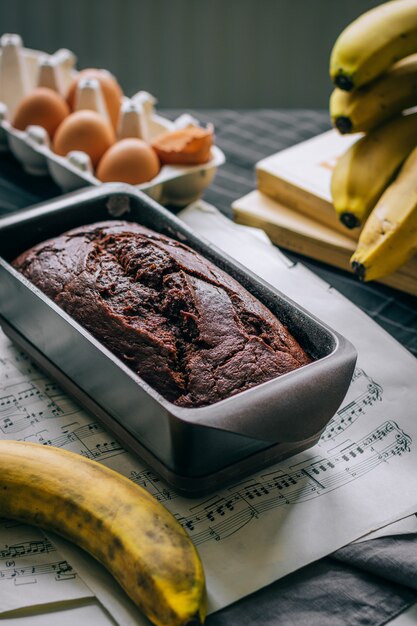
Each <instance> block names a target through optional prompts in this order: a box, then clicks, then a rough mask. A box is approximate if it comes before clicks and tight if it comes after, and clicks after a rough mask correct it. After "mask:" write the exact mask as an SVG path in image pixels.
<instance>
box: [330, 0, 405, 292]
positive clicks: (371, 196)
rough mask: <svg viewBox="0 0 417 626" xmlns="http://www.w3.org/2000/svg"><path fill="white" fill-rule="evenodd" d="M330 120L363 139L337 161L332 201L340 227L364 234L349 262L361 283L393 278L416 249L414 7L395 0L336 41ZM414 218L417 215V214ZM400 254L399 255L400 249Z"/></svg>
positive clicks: (364, 17) (361, 19)
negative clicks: (340, 223)
mask: <svg viewBox="0 0 417 626" xmlns="http://www.w3.org/2000/svg"><path fill="white" fill-rule="evenodd" d="M330 76H331V78H332V80H333V82H334V84H335V89H334V91H333V93H332V94H331V97H330V104H329V107H330V116H331V119H332V122H333V125H334V126H335V127H336V128H337V129H338V130H339V132H340V133H342V134H345V133H356V132H361V133H362V136H361V137H360V138H359V139H358V140H357V141H356V142H354V143H353V144H352V145H351V146H350V148H348V150H347V151H346V152H345V153H344V154H343V155H342V156H341V157H340V158H339V159H338V161H337V163H336V166H335V168H334V171H333V174H332V180H331V195H332V199H333V204H334V207H335V210H336V213H337V214H338V216H339V219H340V221H341V222H342V223H343V224H344V225H345V226H347V227H348V228H361V233H360V235H359V241H358V246H357V249H356V251H355V253H354V254H353V256H352V258H351V266H352V269H353V271H354V272H355V273H356V274H357V275H358V276H359V277H360V278H361V279H362V280H372V279H375V278H382V277H383V276H386V275H387V274H390V273H392V272H394V271H396V270H397V269H398V268H399V267H400V266H401V265H402V264H403V263H404V262H405V261H406V260H408V259H409V258H411V257H412V256H413V255H414V253H415V251H416V249H417V196H416V194H415V193H413V183H412V181H413V179H414V180H416V179H417V155H416V152H415V151H416V149H417V112H415V109H413V107H416V106H417V0H390V1H389V2H385V3H383V4H380V5H378V6H376V7H375V8H373V9H371V10H370V11H367V12H366V13H364V14H363V15H361V16H360V17H359V18H358V19H356V20H355V21H354V22H352V23H351V24H350V25H349V26H348V27H347V28H346V29H345V30H344V31H343V32H342V33H341V35H340V36H339V37H338V39H337V40H336V43H335V45H334V47H333V50H332V53H331V58H330ZM414 214H415V215H414ZM397 247H398V249H397Z"/></svg>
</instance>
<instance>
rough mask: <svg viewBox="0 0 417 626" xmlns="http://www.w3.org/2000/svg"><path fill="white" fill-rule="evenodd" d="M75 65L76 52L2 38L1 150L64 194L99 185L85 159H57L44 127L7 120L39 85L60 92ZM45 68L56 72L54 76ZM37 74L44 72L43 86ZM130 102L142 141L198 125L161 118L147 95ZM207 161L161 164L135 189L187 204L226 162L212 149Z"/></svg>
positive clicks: (73, 155) (76, 156)
mask: <svg viewBox="0 0 417 626" xmlns="http://www.w3.org/2000/svg"><path fill="white" fill-rule="evenodd" d="M6 55H8V56H6ZM17 55H18V56H17ZM75 61H76V58H75V56H74V54H73V53H72V52H71V51H69V50H66V49H60V50H57V52H55V53H54V54H53V55H47V54H46V53H44V52H41V51H39V50H31V49H29V48H24V47H23V46H22V45H21V39H20V37H19V35H9V34H7V35H3V36H2V37H1V38H0V150H2V151H5V150H9V151H10V152H11V153H12V154H13V155H14V157H15V158H16V159H17V160H18V161H19V162H20V163H21V164H22V167H23V168H24V170H25V171H26V172H28V173H30V174H32V175H35V176H50V177H51V178H52V179H53V181H54V182H55V183H56V184H57V185H58V186H59V187H60V188H61V189H62V191H63V192H65V193H66V192H70V191H74V190H76V189H80V188H82V187H87V186H90V185H96V186H99V185H102V184H103V183H102V182H101V181H100V180H99V179H98V178H96V177H95V176H94V172H93V168H92V166H91V161H90V158H89V156H88V155H87V154H86V153H84V152H79V151H76V152H70V153H69V154H68V155H67V156H65V157H62V156H59V155H57V154H55V153H54V152H53V151H52V150H51V148H50V141H49V136H48V134H47V132H46V131H45V129H44V128H42V127H41V126H28V127H27V128H26V130H24V131H21V130H17V129H16V128H13V126H12V125H11V123H10V119H11V118H12V116H13V112H14V110H15V108H16V106H17V104H18V101H19V98H21V97H22V96H23V94H24V93H28V92H29V91H30V90H31V89H34V88H35V87H36V86H38V85H39V84H42V85H43V86H53V85H52V84H48V81H51V83H52V82H53V81H56V80H57V77H58V79H59V81H60V88H61V90H62V91H66V88H67V87H68V86H69V83H70V82H71V80H72V79H73V77H74V76H76V75H77V73H78V72H77V70H76V69H75V68H74V66H75ZM49 70H54V73H52V72H51V73H50V72H49ZM56 70H59V73H58V72H57V71H56ZM40 71H42V72H43V80H42V82H40V78H39V77H40ZM23 80H24V81H25V83H24V90H25V91H23V86H22V82H23ZM129 103H133V105H136V104H138V105H139V106H140V110H141V127H142V128H144V129H145V132H146V136H145V137H144V138H145V139H146V140H147V141H151V140H152V139H154V138H155V137H157V136H158V135H160V134H161V133H164V132H166V131H167V130H175V129H178V128H184V127H185V126H187V125H189V124H195V123H198V121H197V120H195V119H194V118H193V117H192V116H191V115H188V114H187V113H185V114H183V115H181V116H180V117H178V118H177V119H176V120H174V121H171V120H169V119H167V118H165V117H163V116H162V115H160V114H159V113H157V112H156V111H155V104H156V99H155V98H154V97H153V96H152V95H151V94H149V93H147V92H145V91H139V92H137V93H136V94H135V95H133V96H132V97H131V98H125V102H124V103H123V104H127V105H128V104H129ZM211 157H212V158H211V159H210V160H209V161H208V162H206V163H204V164H201V165H163V166H162V167H161V170H160V172H159V173H158V175H157V176H155V178H153V179H152V180H150V181H149V182H146V183H142V184H140V185H135V187H136V188H137V189H140V190H142V191H144V192H145V193H146V194H147V195H149V196H150V197H152V198H153V199H154V200H157V201H158V202H160V203H162V204H172V205H175V206H185V205H186V204H189V203H190V202H193V201H194V200H196V199H197V198H199V197H200V196H201V194H202V193H203V191H204V189H205V188H206V187H207V186H208V185H209V184H210V183H211V181H212V180H213V178H214V175H215V173H216V170H217V168H218V167H219V166H220V165H221V164H222V163H224V161H225V156H224V154H223V152H222V151H221V150H220V148H218V147H217V146H215V145H213V147H212V149H211Z"/></svg>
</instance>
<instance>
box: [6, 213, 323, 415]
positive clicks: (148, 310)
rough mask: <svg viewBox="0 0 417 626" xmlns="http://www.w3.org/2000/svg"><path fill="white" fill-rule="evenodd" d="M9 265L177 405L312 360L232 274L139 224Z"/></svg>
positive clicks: (76, 237) (86, 230) (92, 232)
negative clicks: (229, 274) (12, 265)
mask: <svg viewBox="0 0 417 626" xmlns="http://www.w3.org/2000/svg"><path fill="white" fill-rule="evenodd" d="M13 264H14V266H15V267H16V268H17V269H18V270H20V271H21V272H22V273H23V274H24V275H25V276H26V277H27V278H28V279H29V280H30V281H31V282H33V283H34V284H35V285H36V286H37V287H39V289H41V290H42V291H43V292H44V293H45V294H46V295H48V296H49V297H50V298H51V299H52V300H54V301H55V302H56V303H57V304H58V305H59V306H60V307H62V308H63V309H64V310H65V311H66V312H67V313H69V315H71V316H72V317H73V318H74V319H75V320H76V321H77V322H79V323H80V324H81V325H82V326H84V327H85V328H86V329H87V330H88V331H90V332H91V334H93V335H94V336H95V337H96V338H97V339H99V340H100V341H101V342H102V343H103V345H105V346H106V347H107V348H108V349H109V350H111V351H112V352H113V353H114V354H115V355H116V356H117V357H119V358H120V359H121V360H122V361H123V362H124V363H125V364H127V365H128V366H129V367H130V368H131V369H132V370H134V371H135V372H136V373H137V374H139V375H140V376H141V377H142V378H143V379H144V380H146V381H147V382H148V383H149V384H150V385H151V386H152V387H154V388H155V389H156V390H157V391H159V393H161V394H162V395H163V396H164V397H165V398H166V399H168V400H170V401H172V402H174V403H175V404H177V405H180V406H184V407H197V406H204V405H208V404H211V403H213V402H216V401H218V400H221V399H223V398H227V397H228V396H231V395H233V394H236V393H238V392H240V391H243V390H245V389H250V388H251V387H253V386H255V385H258V384H259V383H263V382H265V381H267V380H270V379H271V378H274V377H276V376H280V375H281V374H285V373H286V372H289V371H291V370H294V369H296V368H298V367H300V366H302V365H305V364H307V363H309V362H310V361H311V358H310V357H309V356H308V355H307V354H306V353H305V351H304V350H303V349H302V348H301V346H300V345H299V344H298V343H297V341H296V340H295V339H294V337H292V336H291V335H290V333H289V332H288V330H287V329H286V328H285V327H284V326H283V325H282V324H281V323H280V322H279V321H278V319H277V318H276V317H275V316H274V315H273V314H272V313H271V312H270V311H269V310H268V309H266V308H265V307H264V306H263V305H262V304H261V303H260V302H259V301H258V300H257V299H256V298H254V297H253V296H252V295H251V294H249V293H248V292H247V291H246V290H245V289H244V288H243V287H242V286H241V285H240V284H239V283H237V282H236V281H235V280H234V279H232V278H231V277H230V276H228V275H227V274H226V273H225V272H223V271H221V270H220V269H218V268H217V267H216V266H215V265H213V264H212V263H210V262H209V261H207V260H206V259H204V258H203V257H201V256H200V255H199V254H197V253H196V252H194V251H193V250H191V249H190V248H188V247H186V246H184V245H182V244H181V243H178V242H177V241H174V240H173V239H170V238H168V237H165V236H163V235H159V234H158V233H156V232H152V231H150V230H148V229H146V228H144V227H142V226H140V225H138V224H136V223H128V222H121V221H111V222H101V223H96V224H91V225H88V226H85V227H80V228H76V229H74V230H71V231H69V232H67V233H65V234H63V235H62V236H60V237H57V238H55V239H51V240H49V241H46V242H44V243H41V244H39V245H37V246H35V247H34V248H32V249H30V250H28V251H26V252H24V253H23V254H21V255H20V256H19V257H18V258H17V259H16V260H15V261H14V263H13Z"/></svg>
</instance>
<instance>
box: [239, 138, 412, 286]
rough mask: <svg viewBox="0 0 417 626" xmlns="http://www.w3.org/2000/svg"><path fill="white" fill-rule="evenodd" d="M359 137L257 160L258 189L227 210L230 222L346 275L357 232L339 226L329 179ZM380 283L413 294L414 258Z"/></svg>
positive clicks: (315, 142) (312, 143) (322, 141)
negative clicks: (258, 231) (253, 229)
mask: <svg viewBox="0 0 417 626" xmlns="http://www.w3.org/2000/svg"><path fill="white" fill-rule="evenodd" d="M358 137H359V135H340V134H339V133H338V132H337V131H335V130H330V131H328V132H326V133H323V134H321V135H318V136H317V137H314V138H313V139H309V140H308V141H304V142H302V143H300V144H297V145H296V146H293V147H291V148H288V149H286V150H283V151H282V152H278V153H277V154H273V155H272V156H269V157H267V158H265V159H262V160H261V161H259V162H258V163H257V165H256V177H257V189H256V190H255V191H252V192H250V193H249V194H247V195H246V196H243V197H242V198H239V199H238V200H236V201H235V202H234V203H233V205H232V208H233V214H234V218H235V221H236V222H238V223H240V224H246V225H249V226H256V227H258V228H262V229H263V230H264V231H265V232H266V233H267V234H268V235H269V237H270V238H271V240H272V241H273V242H274V243H276V244H277V245H279V246H280V247H282V248H284V249H286V250H290V251H292V252H297V253H299V254H302V255H305V256H307V257H310V258H313V259H316V260H318V261H323V262H325V263H328V264H329V265H333V266H335V267H339V268H341V269H344V270H348V271H350V265H349V259H350V257H351V255H352V253H353V251H354V249H355V246H356V240H357V238H358V235H359V229H354V230H349V229H347V228H345V226H343V224H341V223H340V222H339V220H338V218H337V216H336V213H335V211H334V208H333V204H332V200H331V195H330V179H331V172H332V168H333V166H334V163H335V161H336V159H337V158H338V156H339V155H341V154H342V153H343V152H344V151H345V150H346V149H347V148H348V147H349V145H351V144H352V143H353V142H354V141H356V140H357V139H358ZM379 282H381V283H384V284H386V285H389V286H390V287H394V288H396V289H400V290H401V291H405V292H407V293H410V294H413V295H417V257H415V258H413V259H412V260H411V261H409V262H408V263H407V264H406V265H404V266H403V267H402V268H401V269H400V270H398V271H397V272H395V274H392V275H390V276H386V277H384V278H383V279H381V280H380V281H379Z"/></svg>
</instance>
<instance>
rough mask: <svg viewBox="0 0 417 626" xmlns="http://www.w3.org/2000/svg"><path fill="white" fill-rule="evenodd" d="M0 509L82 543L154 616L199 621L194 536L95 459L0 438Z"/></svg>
mask: <svg viewBox="0 0 417 626" xmlns="http://www.w3.org/2000/svg"><path fill="white" fill-rule="evenodd" d="M0 516H1V517H7V518H12V519H16V520H21V521H23V522H28V523H30V524H34V525H36V526H39V527H41V528H44V529H46V530H51V531H54V532H56V533H58V534H60V535H62V536H64V537H66V538H67V539H69V540H71V541H73V542H74V543H76V544H77V545H79V546H80V547H81V548H84V549H85V550H87V551H88V552H89V553H90V554H92V555H93V556H94V557H95V558H96V559H98V560H99V561H100V562H101V563H102V564H103V565H104V566H105V567H106V568H107V569H108V570H109V571H110V572H111V574H112V575H113V576H114V578H115V579H116V580H117V581H118V582H119V583H120V585H121V586H122V587H123V589H124V590H125V591H126V592H127V594H128V595H129V596H130V598H131V599H132V600H133V601H134V602H135V603H136V604H137V606H139V608H140V609H141V610H142V611H143V613H144V614H145V615H146V616H147V617H148V618H149V619H150V620H151V621H152V622H153V623H154V624H157V625H158V626H170V625H172V626H180V625H185V624H187V625H190V626H191V624H193V625H197V624H202V623H203V622H204V619H205V611H206V599H205V598H206V595H205V582H204V573H203V567H202V564H201V561H200V559H199V556H198V554H197V551H196V549H195V547H194V545H193V544H192V542H191V539H190V538H189V537H188V535H187V534H186V532H185V531H184V530H183V528H182V527H181V525H180V524H179V523H178V522H177V521H176V519H175V518H174V517H173V516H172V515H171V513H170V512H169V511H168V510H167V509H166V508H165V507H164V506H163V505H162V504H160V503H159V502H157V501H156V500H155V499H154V498H153V497H152V496H151V495H150V494H149V493H148V492H147V491H145V490H144V489H142V488H141V487H139V486H138V485H135V484H134V483H133V482H131V481H130V480H128V479H127V478H125V477H124V476H122V475H120V474H118V473H116V472H114V471H113V470H111V469H109V468H107V467H105V466H103V465H101V464H99V463H97V462H96V461H90V460H88V459H85V458H83V457H81V456H80V455H78V454H75V453H73V452H67V451H65V450H62V449H59V448H53V447H50V446H42V445H40V444H35V443H28V442H19V441H0Z"/></svg>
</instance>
